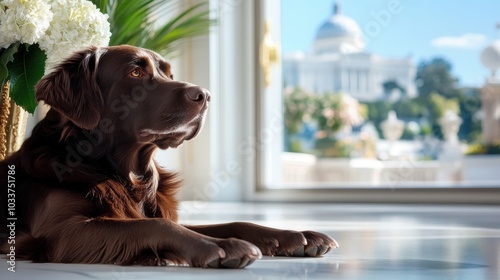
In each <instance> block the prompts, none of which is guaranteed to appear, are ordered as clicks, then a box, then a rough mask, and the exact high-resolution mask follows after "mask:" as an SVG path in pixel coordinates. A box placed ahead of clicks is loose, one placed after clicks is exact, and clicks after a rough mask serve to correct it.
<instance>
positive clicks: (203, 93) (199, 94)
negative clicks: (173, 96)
mask: <svg viewBox="0 0 500 280" xmlns="http://www.w3.org/2000/svg"><path fill="white" fill-rule="evenodd" d="M186 95H187V96H188V97H189V99H190V100H192V101H194V102H204V101H207V102H209V101H210V92H209V91H208V90H206V89H204V88H201V87H190V88H188V89H187V90H186Z"/></svg>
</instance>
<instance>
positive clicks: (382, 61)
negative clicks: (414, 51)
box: [283, 3, 416, 101]
mask: <svg viewBox="0 0 500 280" xmlns="http://www.w3.org/2000/svg"><path fill="white" fill-rule="evenodd" d="M364 47H365V44H364V40H363V33H362V31H361V29H360V28H359V26H358V24H357V23H356V22H355V21H354V20H353V19H352V18H350V17H347V16H345V15H343V14H342V13H341V9H340V5H339V4H338V3H335V4H334V8H333V14H332V15H331V17H330V18H329V19H328V20H326V21H325V22H324V23H323V24H322V25H321V26H320V27H319V29H318V31H317V33H316V38H315V41H314V43H313V46H312V51H311V52H309V53H303V52H298V53H293V54H285V56H284V58H283V76H284V77H283V78H284V83H285V86H286V87H299V88H301V89H303V90H305V91H308V92H314V93H317V94H324V93H326V92H334V93H340V92H342V93H347V94H350V95H351V96H352V97H354V98H356V99H358V100H360V101H373V100H378V99H382V98H384V97H385V96H386V93H385V92H384V88H383V86H382V85H383V83H384V82H388V81H395V82H397V84H398V85H399V86H400V87H401V88H402V89H403V90H404V91H405V94H406V95H407V96H409V97H414V96H415V95H416V87H415V66H414V65H413V61H412V59H411V58H410V57H407V58H401V59H396V58H386V57H382V56H380V55H376V54H371V53H366V52H364V51H363V49H364Z"/></svg>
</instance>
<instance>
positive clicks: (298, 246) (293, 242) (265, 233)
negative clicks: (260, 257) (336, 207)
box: [186, 222, 339, 257]
mask: <svg viewBox="0 0 500 280" xmlns="http://www.w3.org/2000/svg"><path fill="white" fill-rule="evenodd" d="M186 227H187V228H189V229H191V230H194V231H196V232H198V233H201V234H204V235H208V236H212V237H217V238H231V237H234V238H239V239H243V240H246V241H248V242H251V243H253V244H255V245H256V246H257V247H259V249H260V250H261V252H262V253H263V254H264V255H270V256H275V255H276V256H308V257H317V256H321V255H324V254H326V253H328V252H329V251H330V250H331V249H332V248H337V247H338V246H339V245H338V243H337V242H336V241H335V240H334V239H333V238H331V237H329V236H328V235H325V234H323V233H319V232H314V231H293V230H280V229H275V228H270V227H264V226H260V225H256V224H253V223H245V222H235V223H227V224H217V225H200V226H186Z"/></svg>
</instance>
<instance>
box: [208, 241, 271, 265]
mask: <svg viewBox="0 0 500 280" xmlns="http://www.w3.org/2000/svg"><path fill="white" fill-rule="evenodd" d="M216 244H217V245H218V246H219V247H220V248H222V249H223V250H224V253H225V255H224V257H221V258H218V259H215V260H213V261H211V262H210V263H209V264H208V267H212V268H243V267H246V266H248V265H250V264H252V263H253V262H254V261H255V260H256V259H260V258H261V257H262V253H261V252H260V250H259V248H257V246H255V245H253V244H251V243H249V242H246V241H244V240H240V239H236V238H228V239H221V240H219V241H217V242H216Z"/></svg>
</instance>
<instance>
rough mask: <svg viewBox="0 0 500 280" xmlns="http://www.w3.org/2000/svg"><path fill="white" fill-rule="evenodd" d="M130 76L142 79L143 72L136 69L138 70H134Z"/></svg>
mask: <svg viewBox="0 0 500 280" xmlns="http://www.w3.org/2000/svg"><path fill="white" fill-rule="evenodd" d="M130 76H132V77H140V76H142V72H141V70H140V69H138V68H136V69H134V70H132V72H130Z"/></svg>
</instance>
